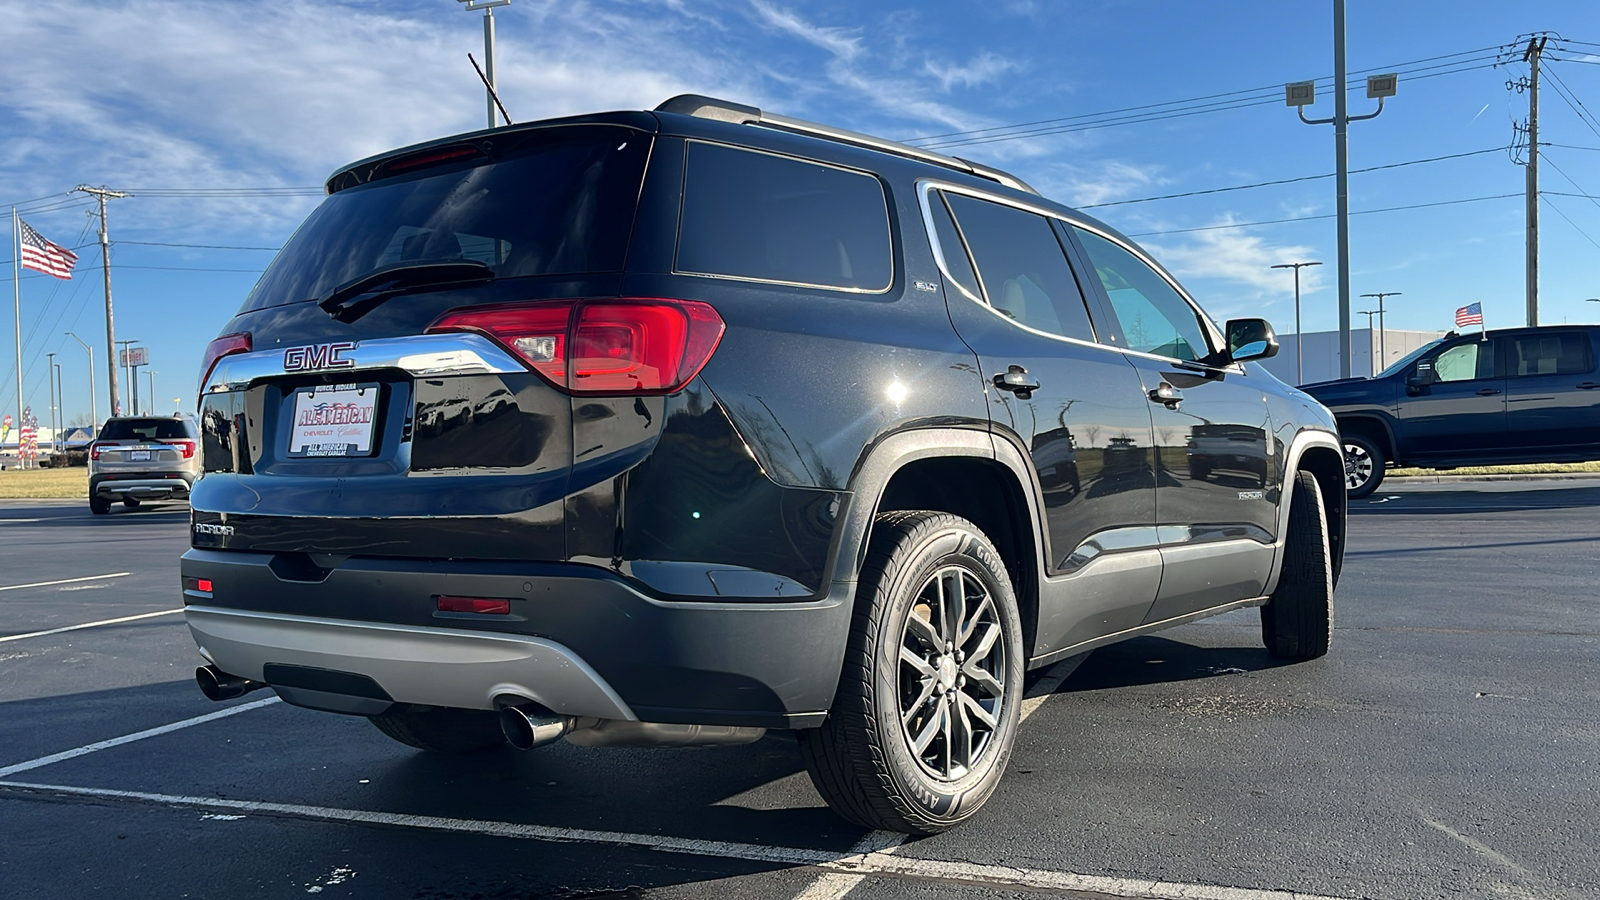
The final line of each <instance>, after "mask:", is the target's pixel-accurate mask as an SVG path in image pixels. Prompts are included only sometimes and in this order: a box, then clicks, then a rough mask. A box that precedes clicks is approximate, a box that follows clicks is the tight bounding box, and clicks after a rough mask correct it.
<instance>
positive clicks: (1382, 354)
mask: <svg viewBox="0 0 1600 900" xmlns="http://www.w3.org/2000/svg"><path fill="white" fill-rule="evenodd" d="M1361 296H1363V297H1377V298H1378V358H1379V359H1382V360H1383V361H1385V362H1388V360H1389V350H1388V346H1387V345H1386V344H1385V342H1384V332H1386V331H1388V330H1389V327H1388V326H1387V325H1385V324H1383V298H1385V297H1398V296H1400V292H1399V291H1384V292H1382V293H1378V294H1362V295H1361ZM1371 329H1372V322H1371V321H1370V320H1368V322H1367V330H1369V331H1370V330H1371ZM1378 371H1379V372H1382V371H1383V368H1382V367H1379V369H1378Z"/></svg>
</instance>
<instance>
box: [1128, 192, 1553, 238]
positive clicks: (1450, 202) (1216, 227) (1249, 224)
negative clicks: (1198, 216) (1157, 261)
mask: <svg viewBox="0 0 1600 900" xmlns="http://www.w3.org/2000/svg"><path fill="white" fill-rule="evenodd" d="M1521 196H1522V194H1521V193H1520V192H1519V193H1515V194H1494V195H1492V196H1489V197H1467V198H1466V199H1463V200H1440V201H1438V202H1436V203H1413V204H1410V205H1408V206H1386V207H1383V208H1382V209H1358V210H1354V211H1352V212H1351V213H1350V215H1352V216H1370V215H1372V214H1374V213H1388V212H1399V211H1401V210H1406V209H1427V208H1429V207H1434V206H1454V205H1456V204H1458V203H1478V202H1480V201H1483V200H1504V199H1506V198H1507V197H1521ZM1334 216H1335V214H1334V213H1325V214H1323V215H1316V216H1296V217H1294V218H1291V219H1267V220H1264V221H1261V222H1229V223H1228V224H1226V225H1202V226H1200V227H1198V228H1173V229H1170V230H1167V231H1141V232H1138V233H1137V234H1130V235H1128V237H1153V236H1155V235H1161V234H1188V233H1190V232H1195V231H1217V230H1220V229H1223V228H1250V227H1252V226H1256V225H1284V224H1288V223H1290V222H1313V221H1316V220H1318V219H1332V218H1334Z"/></svg>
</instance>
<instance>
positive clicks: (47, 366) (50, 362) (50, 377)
mask: <svg viewBox="0 0 1600 900" xmlns="http://www.w3.org/2000/svg"><path fill="white" fill-rule="evenodd" d="M44 380H45V381H48V382H50V452H51V453H52V454H53V453H55V449H56V442H57V441H58V440H59V438H57V435H59V434H61V429H59V428H57V427H56V355H55V354H54V353H46V354H45V355H44Z"/></svg>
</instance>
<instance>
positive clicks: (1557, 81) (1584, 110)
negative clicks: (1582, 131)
mask: <svg viewBox="0 0 1600 900" xmlns="http://www.w3.org/2000/svg"><path fill="white" fill-rule="evenodd" d="M1545 74H1546V75H1549V76H1550V77H1551V78H1552V79H1553V81H1552V82H1551V85H1550V86H1551V87H1553V88H1555V89H1556V95H1557V96H1559V97H1560V98H1561V99H1562V100H1565V101H1566V103H1567V105H1568V106H1570V107H1572V111H1573V112H1575V113H1577V114H1578V121H1580V122H1582V123H1583V124H1584V125H1587V126H1588V127H1589V130H1590V131H1592V132H1594V133H1595V135H1596V136H1597V137H1600V128H1597V127H1595V120H1594V115H1593V114H1592V113H1590V112H1589V108H1588V107H1587V106H1584V105H1583V101H1582V100H1579V99H1578V95H1577V93H1576V92H1575V91H1573V90H1572V88H1571V87H1570V86H1569V85H1568V84H1567V83H1566V82H1565V81H1562V80H1561V76H1560V75H1557V74H1556V72H1555V70H1554V69H1547V70H1545Z"/></svg>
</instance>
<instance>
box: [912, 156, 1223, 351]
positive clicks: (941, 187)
mask: <svg viewBox="0 0 1600 900" xmlns="http://www.w3.org/2000/svg"><path fill="white" fill-rule="evenodd" d="M936 190H937V191H950V192H953V193H957V194H965V195H967V196H969V197H973V198H976V199H978V200H987V201H989V202H990V203H999V204H1001V205H1004V206H1010V207H1013V208H1015V209H1020V210H1022V211H1023V212H1030V213H1034V214H1036V215H1040V216H1044V217H1045V218H1047V219H1055V220H1057V221H1059V222H1063V223H1065V224H1067V225H1069V226H1072V227H1075V228H1082V229H1083V230H1084V231H1089V232H1093V233H1094V234H1096V235H1099V236H1100V237H1103V238H1105V239H1106V240H1108V241H1111V242H1112V243H1113V244H1116V245H1117V246H1119V247H1123V248H1124V249H1126V250H1128V252H1130V253H1132V254H1133V255H1134V257H1135V258H1136V259H1138V260H1140V261H1141V262H1144V263H1145V264H1146V265H1149V266H1150V269H1151V271H1153V272H1155V273H1156V274H1157V275H1159V276H1160V277H1161V279H1162V280H1163V281H1165V282H1167V284H1169V285H1171V286H1172V288H1173V290H1175V291H1177V293H1178V297H1179V298H1180V299H1182V300H1183V301H1184V302H1185V303H1187V304H1189V308H1190V309H1193V310H1195V312H1196V313H1197V316H1196V317H1197V318H1198V319H1199V321H1200V322H1201V323H1202V326H1203V327H1204V328H1205V329H1206V332H1207V334H1208V335H1209V337H1210V338H1211V340H1213V341H1215V342H1217V344H1218V346H1220V345H1221V338H1220V336H1219V335H1218V333H1217V329H1216V325H1215V324H1213V323H1212V321H1211V317H1210V316H1207V315H1206V314H1205V312H1204V311H1203V310H1201V309H1200V306H1199V304H1198V303H1196V302H1195V301H1194V298H1193V297H1191V296H1189V292H1188V291H1185V290H1184V289H1183V287H1182V286H1181V285H1179V284H1178V283H1177V282H1176V281H1175V280H1174V279H1173V278H1172V277H1171V276H1170V275H1169V274H1168V273H1167V270H1166V269H1165V268H1163V267H1162V266H1161V265H1160V264H1159V263H1155V262H1154V260H1152V259H1151V257H1150V255H1149V254H1147V253H1144V252H1142V251H1140V250H1138V249H1137V248H1135V247H1131V246H1129V245H1128V244H1127V242H1125V241H1123V240H1120V239H1118V238H1116V237H1114V236H1112V235H1109V234H1106V233H1105V231H1104V230H1103V229H1100V228H1097V227H1095V226H1093V225H1090V224H1089V223H1087V222H1082V221H1079V220H1078V219H1075V218H1073V217H1072V216H1069V215H1065V214H1063V213H1061V212H1060V211H1058V210H1053V209H1048V208H1046V207H1043V206H1038V205H1035V204H1032V203H1026V202H1023V201H1020V200H1016V199H1013V198H1011V197H1005V196H1001V195H1000V194H992V193H988V192H986V191H982V190H978V189H974V188H971V187H968V186H966V185H964V184H951V183H950V182H948V181H940V180H938V179H934V178H920V179H918V180H917V201H918V204H919V205H920V206H921V209H922V227H923V230H924V231H925V232H926V233H927V235H928V242H929V243H930V244H931V245H932V246H933V258H934V262H935V263H937V264H938V266H939V274H940V275H942V276H943V277H944V280H945V283H946V284H953V285H955V286H956V289H957V292H958V293H959V294H960V295H961V296H963V297H966V298H967V299H968V300H971V301H972V302H974V303H976V304H978V306H980V307H982V308H983V309H984V310H986V311H988V313H989V314H990V315H992V316H994V317H996V318H998V319H1000V320H1001V321H1003V322H1006V323H1007V324H1009V325H1011V326H1012V327H1015V328H1020V329H1022V330H1023V331H1027V332H1029V333H1032V334H1036V335H1039V336H1040V337H1046V338H1050V339H1052V340H1057V341H1064V342H1066V343H1069V344H1077V345H1079V346H1082V347H1099V348H1101V349H1103V350H1111V351H1115V352H1117V353H1123V354H1126V355H1128V356H1138V357H1143V358H1144V359H1154V360H1158V361H1160V362H1167V363H1174V364H1179V365H1186V366H1194V367H1197V368H1200V369H1204V370H1205V371H1207V372H1232V373H1236V374H1244V371H1245V370H1244V366H1243V365H1242V364H1240V363H1230V364H1229V365H1227V366H1220V367H1219V366H1212V365H1207V364H1206V363H1203V362H1200V361H1198V360H1192V359H1177V358H1176V357H1171V356H1159V355H1157V354H1154V353H1145V352H1144V351H1142V350H1133V349H1130V348H1128V347H1118V346H1117V345H1115V344H1106V343H1101V342H1100V341H1085V340H1083V339H1081V338H1074V337H1067V336H1066V335H1064V334H1053V333H1051V332H1048V331H1040V330H1039V329H1037V328H1032V327H1030V326H1028V325H1024V324H1022V323H1021V322H1018V321H1017V320H1015V319H1013V318H1010V317H1009V316H1006V315H1003V314H1002V313H1001V312H1000V311H999V310H997V309H995V308H994V307H993V306H991V305H989V303H988V301H986V300H984V299H982V298H979V297H974V296H972V294H971V293H970V292H969V291H967V290H966V288H964V287H962V286H961V283H960V282H959V281H957V280H956V279H955V278H954V277H952V276H951V274H950V269H949V267H948V264H947V263H946V262H945V258H944V248H943V247H941V246H940V245H939V234H938V231H937V230H936V229H935V228H934V224H933V209H932V206H931V205H930V204H931V203H932V201H931V200H930V199H929V198H930V195H931V194H932V192H934V191H936ZM956 227H958V228H959V227H960V225H959V224H958V225H957V226H956ZM1069 262H1070V260H1069ZM974 268H976V267H974ZM974 274H976V272H974ZM1073 274H1074V275H1076V274H1077V272H1076V271H1074V273H1073ZM977 277H978V278H979V280H980V281H981V280H982V278H983V276H982V275H978V276H977ZM1086 299H1087V298H1086ZM1089 320H1090V322H1091V323H1092V322H1093V321H1094V314H1093V311H1091V312H1090V316H1089Z"/></svg>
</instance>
